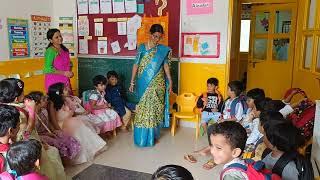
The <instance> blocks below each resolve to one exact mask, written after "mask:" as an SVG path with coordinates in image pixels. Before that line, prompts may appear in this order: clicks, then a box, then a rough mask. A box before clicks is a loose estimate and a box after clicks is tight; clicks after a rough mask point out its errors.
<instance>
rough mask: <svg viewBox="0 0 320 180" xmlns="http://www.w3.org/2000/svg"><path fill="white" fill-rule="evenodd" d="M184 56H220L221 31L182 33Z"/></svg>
mask: <svg viewBox="0 0 320 180" xmlns="http://www.w3.org/2000/svg"><path fill="white" fill-rule="evenodd" d="M182 57H201V58H219V57H220V33H182Z"/></svg>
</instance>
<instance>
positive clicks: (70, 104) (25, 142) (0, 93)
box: [0, 71, 135, 180]
mask: <svg viewBox="0 0 320 180" xmlns="http://www.w3.org/2000/svg"><path fill="white" fill-rule="evenodd" d="M107 77H108V79H107V78H106V77H104V76H102V75H98V76H95V77H94V78H93V86H94V88H95V89H94V90H90V91H88V92H89V93H87V96H88V101H87V103H86V104H83V103H82V101H81V100H80V99H79V98H78V97H76V96H72V95H71V93H70V90H69V89H68V88H67V87H66V86H65V85H64V84H63V83H56V84H53V85H51V86H50V87H49V89H48V92H47V94H44V93H42V92H40V91H34V92H31V93H29V94H28V95H26V96H25V95H24V82H23V81H22V80H19V79H15V78H7V79H4V80H1V81H0V143H1V144H0V173H2V174H1V175H0V179H23V180H24V179H33V180H36V179H39V180H40V179H41V180H42V179H59V180H63V179H67V177H66V174H65V171H64V165H66V164H71V165H72V164H80V163H84V162H88V161H92V160H93V158H94V156H95V155H97V154H98V153H100V152H102V151H104V150H105V149H106V148H107V143H106V140H107V137H109V136H111V135H116V130H117V128H120V127H121V129H123V130H127V128H128V125H129V123H130V119H131V117H130V116H131V111H134V110H135V105H133V104H129V103H126V101H125V99H124V97H123V96H122V94H120V86H119V85H118V84H117V78H118V75H117V74H116V72H114V71H112V72H108V75H107ZM107 81H108V82H107ZM106 88H107V89H106ZM40 166H41V168H40Z"/></svg>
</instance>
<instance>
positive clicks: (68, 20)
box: [59, 17, 75, 56]
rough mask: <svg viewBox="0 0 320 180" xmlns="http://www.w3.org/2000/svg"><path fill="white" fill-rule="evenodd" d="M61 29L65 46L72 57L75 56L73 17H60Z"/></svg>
mask: <svg viewBox="0 0 320 180" xmlns="http://www.w3.org/2000/svg"><path fill="white" fill-rule="evenodd" d="M59 29H60V32H61V35H62V37H63V45H64V46H66V47H67V48H68V49H69V53H70V55H71V56H74V53H75V49H74V35H73V17H59Z"/></svg>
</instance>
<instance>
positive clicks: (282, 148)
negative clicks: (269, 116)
mask: <svg viewBox="0 0 320 180" xmlns="http://www.w3.org/2000/svg"><path fill="white" fill-rule="evenodd" d="M280 118H282V117H280ZM263 129H264V143H265V144H266V146H267V147H268V148H269V149H271V152H270V153H269V154H267V155H266V156H265V157H264V158H263V160H262V161H263V162H264V163H265V165H266V168H268V169H270V170H271V169H272V172H274V173H276V174H278V175H279V176H281V179H283V180H300V179H303V180H309V179H310V180H311V179H313V169H312V165H311V163H310V161H309V160H307V159H304V157H303V156H301V155H300V154H299V153H298V152H297V149H298V147H300V146H301V145H303V144H304V139H303V136H302V135H301V134H300V132H299V130H298V129H297V128H296V127H294V126H293V125H292V124H291V123H290V122H288V121H285V120H280V119H279V120H268V121H267V122H266V123H265V124H264V126H263Z"/></svg>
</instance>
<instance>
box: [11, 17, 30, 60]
mask: <svg viewBox="0 0 320 180" xmlns="http://www.w3.org/2000/svg"><path fill="white" fill-rule="evenodd" d="M7 24H8V37H9V38H8V39H9V50H10V52H9V53H10V58H25V57H30V42H29V30H28V20H27V19H12V18H8V19H7Z"/></svg>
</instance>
